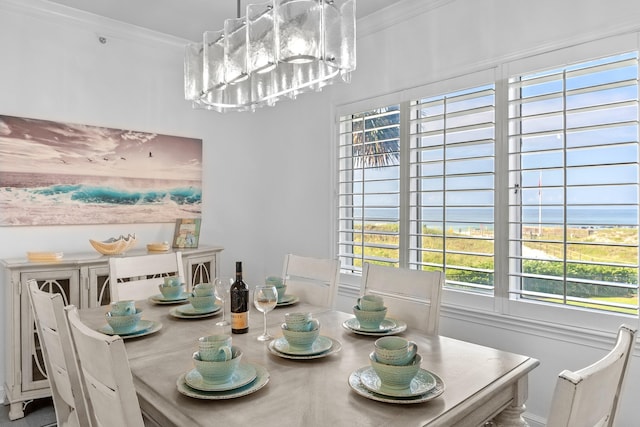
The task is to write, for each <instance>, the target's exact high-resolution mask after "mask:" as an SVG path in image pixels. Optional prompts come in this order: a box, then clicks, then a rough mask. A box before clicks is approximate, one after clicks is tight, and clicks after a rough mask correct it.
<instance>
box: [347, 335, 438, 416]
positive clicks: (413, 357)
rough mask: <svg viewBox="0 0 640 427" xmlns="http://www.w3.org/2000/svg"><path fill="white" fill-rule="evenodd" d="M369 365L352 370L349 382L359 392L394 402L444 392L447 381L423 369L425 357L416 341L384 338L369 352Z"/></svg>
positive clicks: (414, 400)
mask: <svg viewBox="0 0 640 427" xmlns="http://www.w3.org/2000/svg"><path fill="white" fill-rule="evenodd" d="M369 362H370V366H365V367H363V368H360V369H358V370H356V371H355V372H353V373H352V374H351V376H350V377H349V385H350V386H351V388H353V389H354V390H355V391H356V392H357V393H358V394H360V395H363V396H365V397H367V398H370V399H373V400H379V401H383V402H391V403H402V404H406V403H420V402H425V401H428V400H431V399H433V398H435V397H437V396H439V395H440V394H442V393H443V392H444V383H443V382H442V379H440V378H439V377H438V376H437V375H435V374H434V373H431V372H429V371H427V370H425V369H422V367H421V363H422V356H421V355H420V354H418V348H417V346H416V343H414V342H413V341H407V340H406V339H404V338H402V337H382V338H380V339H378V340H377V341H376V342H375V344H374V351H373V352H371V354H370V355H369Z"/></svg>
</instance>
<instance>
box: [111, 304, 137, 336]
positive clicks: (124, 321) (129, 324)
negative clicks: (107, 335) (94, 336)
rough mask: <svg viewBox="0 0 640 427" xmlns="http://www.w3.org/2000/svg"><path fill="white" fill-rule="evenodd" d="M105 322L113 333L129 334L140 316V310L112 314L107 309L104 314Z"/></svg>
mask: <svg viewBox="0 0 640 427" xmlns="http://www.w3.org/2000/svg"><path fill="white" fill-rule="evenodd" d="M106 317H107V323H108V324H109V326H111V329H113V333H115V334H129V333H131V332H133V331H135V330H136V326H138V322H140V319H141V317H142V310H140V309H136V312H135V313H134V314H125V315H121V316H119V315H114V314H111V312H110V311H109V312H108V313H107V314H106Z"/></svg>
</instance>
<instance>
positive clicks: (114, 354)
mask: <svg viewBox="0 0 640 427" xmlns="http://www.w3.org/2000/svg"><path fill="white" fill-rule="evenodd" d="M65 310H66V312H67V317H68V319H69V326H70V329H71V335H72V337H73V342H74V345H75V350H76V352H77V354H78V359H79V361H80V372H81V373H82V379H83V383H84V387H85V390H87V396H88V398H89V401H90V402H91V406H92V408H93V414H94V417H95V419H96V422H97V424H98V425H99V426H104V427H106V426H121V427H142V426H144V420H143V418H142V411H141V410H140V405H139V403H138V396H137V395H136V390H135V387H134V385H133V377H132V376H131V368H130V367H129V361H128V359H127V351H126V349H125V347H124V341H123V340H122V338H121V337H120V336H118V335H113V336H110V335H105V334H101V333H100V332H97V331H94V330H93V329H91V328H89V327H88V326H86V325H85V324H84V323H82V321H81V320H80V316H79V315H78V310H77V308H76V307H74V306H67V307H65Z"/></svg>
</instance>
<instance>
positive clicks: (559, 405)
mask: <svg viewBox="0 0 640 427" xmlns="http://www.w3.org/2000/svg"><path fill="white" fill-rule="evenodd" d="M635 333H636V330H635V329H633V328H631V327H629V326H627V325H622V326H620V329H618V338H617V340H616V343H615V345H614V347H613V349H612V350H611V351H610V352H609V353H608V354H607V355H606V356H604V357H603V358H602V359H600V360H598V361H597V362H595V363H593V364H592V365H589V366H587V367H586V368H583V369H580V370H578V371H575V372H572V371H568V370H564V371H562V372H560V374H559V375H558V380H557V382H556V388H555V390H554V392H553V399H552V401H551V410H550V412H549V419H548V420H547V427H593V426H609V427H611V426H613V422H614V418H615V415H616V409H617V407H618V400H619V398H620V392H621V390H622V386H623V383H624V378H625V373H626V371H627V367H628V365H629V356H630V355H631V352H632V351H633V345H634V343H635V339H634V337H635Z"/></svg>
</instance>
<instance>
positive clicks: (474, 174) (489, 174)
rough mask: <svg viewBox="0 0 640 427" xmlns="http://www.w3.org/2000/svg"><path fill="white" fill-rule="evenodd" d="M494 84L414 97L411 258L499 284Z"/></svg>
mask: <svg viewBox="0 0 640 427" xmlns="http://www.w3.org/2000/svg"><path fill="white" fill-rule="evenodd" d="M494 101H495V89H494V85H487V86H482V87H477V88H473V89H469V90H464V91H460V92H454V93H450V94H447V95H442V96H436V97H430V98H425V99H421V100H418V101H414V102H412V103H411V108H410V111H409V114H410V117H411V118H410V126H409V127H410V132H409V133H410V138H411V151H410V154H409V156H410V160H409V162H410V203H409V208H410V212H411V213H410V219H409V229H410V231H409V236H410V238H409V242H410V244H409V253H410V258H409V263H408V264H409V266H410V267H411V268H421V269H425V270H430V269H438V270H443V271H445V276H446V278H447V285H448V286H451V287H457V288H462V289H473V290H477V291H492V290H493V281H494V279H493V273H494V266H493V222H494V218H493V211H494V179H495V178H494V173H495V165H494V156H495V136H494V135H495V131H494V128H495V126H494V115H495V107H494Z"/></svg>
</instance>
